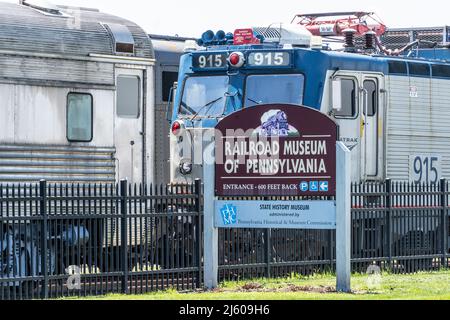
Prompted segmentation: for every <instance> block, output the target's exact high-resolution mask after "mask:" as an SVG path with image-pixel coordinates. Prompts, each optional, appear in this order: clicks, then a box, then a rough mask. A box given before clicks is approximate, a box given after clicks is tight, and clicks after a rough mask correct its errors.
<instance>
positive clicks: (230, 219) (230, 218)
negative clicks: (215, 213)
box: [220, 204, 237, 226]
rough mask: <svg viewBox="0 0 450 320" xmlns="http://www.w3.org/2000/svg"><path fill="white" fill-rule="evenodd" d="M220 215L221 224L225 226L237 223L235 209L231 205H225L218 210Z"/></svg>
mask: <svg viewBox="0 0 450 320" xmlns="http://www.w3.org/2000/svg"><path fill="white" fill-rule="evenodd" d="M220 215H221V216H222V221H223V224H224V225H226V226H229V225H232V224H236V223H237V208H236V207H235V206H233V205H231V204H227V205H225V206H224V207H223V208H222V209H221V210H220Z"/></svg>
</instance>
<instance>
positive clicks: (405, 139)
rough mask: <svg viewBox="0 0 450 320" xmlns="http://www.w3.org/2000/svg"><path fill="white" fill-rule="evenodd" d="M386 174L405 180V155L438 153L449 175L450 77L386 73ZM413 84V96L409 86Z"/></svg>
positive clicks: (407, 158) (406, 173)
mask: <svg viewBox="0 0 450 320" xmlns="http://www.w3.org/2000/svg"><path fill="white" fill-rule="evenodd" d="M388 78H389V79H388V83H389V110H388V123H387V127H388V138H387V141H388V142H387V164H388V168H387V175H388V177H389V178H391V179H394V180H405V181H407V180H409V157H410V156H411V155H417V154H438V155H440V156H441V157H442V174H443V176H444V177H445V178H450V125H449V124H450V108H448V101H450V90H448V88H449V87H450V80H440V79H433V80H431V79H423V78H408V77H399V76H390V77H388ZM411 87H417V90H418V93H417V95H418V96H417V97H410V88H411Z"/></svg>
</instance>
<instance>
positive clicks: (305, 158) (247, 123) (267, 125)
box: [215, 104, 338, 196]
mask: <svg viewBox="0 0 450 320" xmlns="http://www.w3.org/2000/svg"><path fill="white" fill-rule="evenodd" d="M337 138H338V137H337V126H336V124H335V123H334V122H333V121H332V120H331V119H330V118H328V117H327V116H326V115H324V114H322V113H320V112H319V111H317V110H314V109H311V108H307V107H301V106H294V105H281V104H274V105H259V106H256V107H252V108H247V109H244V110H242V111H239V112H236V113H233V114H231V115H230V116H228V117H226V118H225V119H223V120H222V121H221V122H219V124H218V125H217V127H216V137H215V141H216V142H215V143H216V148H215V151H216V173H215V177H216V178H215V179H216V181H215V183H216V186H215V188H216V196H334V195H335V194H336V141H337Z"/></svg>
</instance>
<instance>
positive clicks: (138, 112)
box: [114, 69, 144, 183]
mask: <svg viewBox="0 0 450 320" xmlns="http://www.w3.org/2000/svg"><path fill="white" fill-rule="evenodd" d="M143 81H144V71H143V70H138V69H116V103H115V110H114V114H115V116H114V120H115V121H114V122H115V123H114V142H115V146H116V169H117V172H118V180H121V179H127V180H128V181H129V182H130V183H141V182H143V181H142V178H143V170H144V166H143V145H144V140H143V139H144V134H143V132H144V130H143V120H142V119H143V116H144V115H143Z"/></svg>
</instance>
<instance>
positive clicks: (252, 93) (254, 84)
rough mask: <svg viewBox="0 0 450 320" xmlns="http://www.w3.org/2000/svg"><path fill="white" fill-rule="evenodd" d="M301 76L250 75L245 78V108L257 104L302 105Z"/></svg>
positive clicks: (302, 78) (302, 80) (302, 79)
mask: <svg viewBox="0 0 450 320" xmlns="http://www.w3.org/2000/svg"><path fill="white" fill-rule="evenodd" d="M303 84H304V76H303V75H302V74H287V75H274V74H271V75H252V76H249V77H248V78H247V83H246V93H245V107H253V106H255V105H259V104H271V103H287V104H297V105H301V104H302V103H303Z"/></svg>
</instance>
